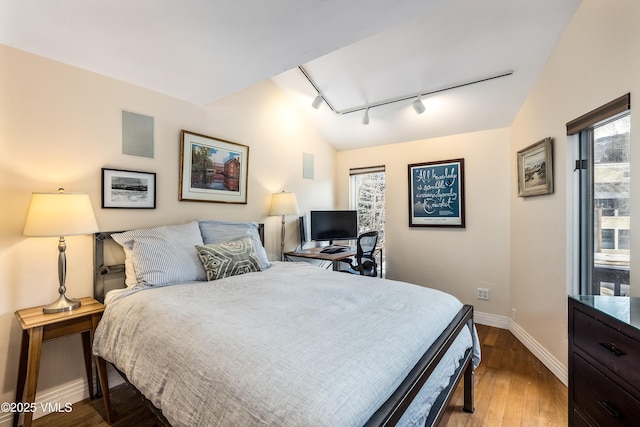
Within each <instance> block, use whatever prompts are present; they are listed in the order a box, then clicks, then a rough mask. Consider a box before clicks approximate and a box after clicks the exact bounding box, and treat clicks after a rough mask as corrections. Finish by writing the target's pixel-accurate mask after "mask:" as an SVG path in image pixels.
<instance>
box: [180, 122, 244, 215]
mask: <svg viewBox="0 0 640 427" xmlns="http://www.w3.org/2000/svg"><path fill="white" fill-rule="evenodd" d="M248 169H249V147H248V146H246V145H241V144H236V143H235V142H231V141H225V140H223V139H217V138H213V137H210V136H206V135H200V134H197V133H193V132H188V131H185V130H183V131H182V132H181V136H180V196H179V199H180V200H191V201H196V202H217V203H244V204H246V203H247V176H248Z"/></svg>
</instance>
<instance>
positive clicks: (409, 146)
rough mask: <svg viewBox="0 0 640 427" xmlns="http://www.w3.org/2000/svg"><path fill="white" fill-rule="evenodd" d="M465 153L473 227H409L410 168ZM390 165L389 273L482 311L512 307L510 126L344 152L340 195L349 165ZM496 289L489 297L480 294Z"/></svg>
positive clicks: (344, 201) (345, 195) (345, 196)
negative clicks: (510, 264) (478, 295)
mask: <svg viewBox="0 0 640 427" xmlns="http://www.w3.org/2000/svg"><path fill="white" fill-rule="evenodd" d="M456 158H464V172H465V211H466V215H465V220H466V227H465V228H464V229H459V228H435V227H411V228H410V227H409V226H408V215H409V213H408V209H409V196H408V176H407V174H408V170H407V165H408V164H411V163H421V162H429V161H437V160H448V159H456ZM373 165H385V166H386V174H385V175H386V183H387V192H386V194H385V214H386V223H385V251H386V260H387V270H386V272H387V277H388V278H391V279H396V280H404V281H408V282H412V283H417V284H420V285H423V286H429V287H433V288H436V289H440V290H443V291H445V292H449V293H451V294H453V295H455V296H456V297H458V298H459V299H460V300H461V301H463V302H464V303H469V304H474V305H475V309H476V310H477V311H480V312H485V313H492V314H495V315H500V316H506V315H507V312H508V310H509V256H510V255H509V196H508V194H509V130H508V129H496V130H488V131H483V132H474V133H468V134H463V135H455V136H450V137H445V138H436V139H430V140H423V141H413V142H407V143H404V144H394V145H387V146H379V147H372V148H366V149H360V150H351V151H341V152H338V163H337V176H338V199H339V201H340V204H341V206H342V207H343V208H346V207H348V201H349V177H348V176H349V168H353V167H361V166H373ZM479 287H481V288H489V290H490V300H489V301H481V300H478V299H476V289H477V288H479Z"/></svg>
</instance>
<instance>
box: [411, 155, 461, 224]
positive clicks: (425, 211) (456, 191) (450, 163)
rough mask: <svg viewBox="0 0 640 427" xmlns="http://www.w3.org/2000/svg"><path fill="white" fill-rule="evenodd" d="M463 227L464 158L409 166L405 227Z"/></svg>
mask: <svg viewBox="0 0 640 427" xmlns="http://www.w3.org/2000/svg"><path fill="white" fill-rule="evenodd" d="M464 226H465V218H464V159H453V160H442V161H437V162H425V163H414V164H411V165H409V227H459V228H464Z"/></svg>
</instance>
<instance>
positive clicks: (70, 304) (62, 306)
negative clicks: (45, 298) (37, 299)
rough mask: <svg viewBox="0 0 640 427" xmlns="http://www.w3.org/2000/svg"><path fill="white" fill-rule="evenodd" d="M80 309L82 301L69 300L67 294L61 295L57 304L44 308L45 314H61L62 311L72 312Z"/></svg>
mask: <svg viewBox="0 0 640 427" xmlns="http://www.w3.org/2000/svg"><path fill="white" fill-rule="evenodd" d="M78 307H80V300H77V299H72V298H67V297H66V296H65V294H60V296H59V297H58V299H57V300H56V301H55V302H52V303H51V304H49V305H45V306H44V307H42V311H43V312H45V313H60V312H61V311H71V310H74V309H76V308H78Z"/></svg>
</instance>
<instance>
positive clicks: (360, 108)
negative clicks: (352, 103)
mask: <svg viewBox="0 0 640 427" xmlns="http://www.w3.org/2000/svg"><path fill="white" fill-rule="evenodd" d="M298 69H299V70H300V72H302V74H303V75H304V76H305V77H306V79H307V80H308V81H309V83H310V84H311V86H313V88H314V89H315V90H316V92H318V95H319V96H320V97H322V100H323V101H324V102H325V103H326V104H327V106H328V107H329V108H330V109H331V111H333V112H334V113H336V114H339V115H343V114H350V113H355V112H358V111H365V110H368V109H370V108H375V107H381V106H383V105H388V104H393V103H395V102H400V101H406V100H409V99H414V98H416V99H417V98H420V97H423V96H429V95H433V94H436V93H441V92H446V91H449V90H453V89H458V88H461V87H465V86H471V85H475V84H479V83H484V82H488V81H490V80H496V79H500V78H502V77H508V76H510V75H512V74H513V70H508V71H504V72H502V73H498V74H494V75H491V76H489V77H483V78H481V79H476V80H471V81H468V82H464V83H458V84H455V85H451V86H446V87H444V88H441V89H435V90H431V91H427V92H418V93H414V94H412V95H405V96H400V97H397V98H391V99H387V100H384V101H379V102H374V103H371V104H367V105H361V106H358V107H353V108H347V109H345V110H336V109H335V108H334V106H333V105H332V104H331V102H329V100H328V99H327V97H326V96H325V95H324V93H322V91H321V90H320V89H319V88H318V86H317V85H316V83H315V82H314V81H313V79H312V78H311V77H310V76H309V73H307V71H306V70H305V69H304V67H302V65H299V66H298Z"/></svg>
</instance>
